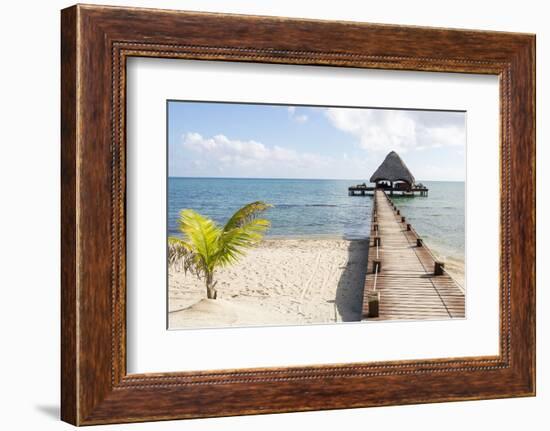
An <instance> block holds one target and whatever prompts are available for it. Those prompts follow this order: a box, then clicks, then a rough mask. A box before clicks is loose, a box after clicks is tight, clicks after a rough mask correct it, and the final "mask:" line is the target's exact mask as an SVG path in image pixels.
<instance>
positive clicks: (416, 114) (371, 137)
mask: <svg viewBox="0 0 550 431" xmlns="http://www.w3.org/2000/svg"><path fill="white" fill-rule="evenodd" d="M325 114H326V116H327V117H328V119H329V121H330V122H331V124H332V125H333V126H335V127H336V128H338V129H340V130H342V131H344V132H347V133H350V134H352V135H353V136H355V137H356V138H357V139H358V142H359V146H360V147H362V148H364V149H368V150H372V151H389V150H395V151H400V152H406V151H409V150H414V149H416V150H424V149H429V148H438V147H446V146H463V145H464V144H465V142H466V139H465V136H466V135H465V128H464V117H463V114H462V113H449V112H427V111H399V110H380V109H351V108H327V110H326V111H325Z"/></svg>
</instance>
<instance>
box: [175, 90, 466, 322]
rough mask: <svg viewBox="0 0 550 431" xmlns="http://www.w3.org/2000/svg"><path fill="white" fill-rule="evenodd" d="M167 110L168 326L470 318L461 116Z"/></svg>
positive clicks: (274, 108) (271, 108)
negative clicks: (466, 274)
mask: <svg viewBox="0 0 550 431" xmlns="http://www.w3.org/2000/svg"><path fill="white" fill-rule="evenodd" d="M167 116H168V117H167V147H168V151H167V169H168V175H167V232H166V247H167V262H166V268H167V290H166V291H167V298H168V300H167V303H168V307H167V326H168V329H174V330H176V329H198V328H224V327H249V326H273V325H305V324H339V323H345V322H357V323H361V322H363V323H367V322H376V321H391V320H400V321H403V320H410V321H417V320H443V319H464V318H465V316H466V310H465V294H466V286H465V260H466V259H465V192H466V189H465V178H466V113H465V112H463V111H435V110H421V109H393V108H392V109H389V108H370V107H334V106H309V105H282V104H258V103H234V102H197V101H180V100H169V101H167Z"/></svg>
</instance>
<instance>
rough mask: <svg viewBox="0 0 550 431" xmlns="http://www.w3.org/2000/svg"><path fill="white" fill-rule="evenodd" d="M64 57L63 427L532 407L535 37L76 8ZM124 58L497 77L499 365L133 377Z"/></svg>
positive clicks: (66, 27) (445, 361)
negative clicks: (478, 403) (497, 403)
mask: <svg viewBox="0 0 550 431" xmlns="http://www.w3.org/2000/svg"><path fill="white" fill-rule="evenodd" d="M335 35H337V37H335ZM61 49H62V64H61V71H62V77H61V79H62V81H61V82H62V93H61V107H62V112H61V121H62V134H61V136H62V149H61V162H62V163H61V169H62V181H61V190H62V199H61V205H62V219H61V226H62V241H61V244H62V247H61V253H62V286H61V291H62V295H61V305H62V325H61V339H62V345H61V353H62V363H61V366H62V368H61V375H62V381H61V388H62V391H61V416H62V419H63V420H64V421H67V422H69V423H72V424H75V425H89V424H103V423H116V422H137V421H151V420H165V419H179V418H196V417H212V416H226V415H242V414H258V413H274V412H289V411H307V410H321V409H339V408H352V407H368V406H383V405H395V404H413V403H428V402H442V401H455V400H474V399H488V398H503V397H515V396H533V395H534V394H535V37H534V35H528V34H512V33H500V32H487V31H469V30H449V29H439V28H423V27H403V26H391V25H376V24H363V23H353V22H330V21H314V20H297V19H286V18H275V17H255V16H239V15H219V14H211V13H195V12H178V11H165V10H147V9H132V8H118V7H101V6H81V5H78V6H73V7H70V8H68V9H65V10H63V11H62V27H61ZM133 56H139V57H161V58H176V59H195V60H205V61H208V60H217V61H228V62H235V61H236V62H253V63H281V64H291V65H312V66H314V65H330V66H341V67H352V68H370V69H388V70H390V69H391V70H412V71H432V72H434V71H436V72H459V73H476V74H492V75H497V76H498V77H499V78H500V79H499V82H500V150H501V165H500V166H501V168H500V169H501V196H500V207H501V215H500V256H501V257H500V269H501V272H500V353H499V355H497V356H489V357H457V358H441V359H433V360H411V361H392V362H376V363H372V362H368V363H348V364H331V365H323V366H319V365H315V366H313V365H312V366H300V367H282V368H264V369H257V368H254V369H228V370H224V371H212V370H210V371H209V370H205V371H201V372H176V373H174V372H171V373H156V374H128V373H127V372H126V347H125V346H126V320H125V316H126V314H125V313H126V277H125V275H126V272H125V271H126V266H125V265H126V261H125V251H126V246H125V244H126V236H125V235H126V233H125V193H126V171H125V168H126V166H125V157H126V136H125V127H126V122H125V118H126V117H125V115H126V113H125V97H126V93H125V92H126V86H125V84H126V60H127V59H128V58H129V57H133ZM495 217H496V216H495ZM495 221H496V220H495Z"/></svg>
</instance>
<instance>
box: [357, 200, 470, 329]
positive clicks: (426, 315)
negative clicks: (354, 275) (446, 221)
mask: <svg viewBox="0 0 550 431" xmlns="http://www.w3.org/2000/svg"><path fill="white" fill-rule="evenodd" d="M367 264H368V269H367V277H366V280H365V289H364V293H363V320H394V319H405V320H419V319H454V318H464V317H465V312H464V309H465V304H464V303H465V296H464V290H463V288H462V287H461V286H460V285H459V284H458V283H457V282H456V281H455V280H454V279H453V278H452V277H451V276H450V275H449V274H448V273H447V271H446V270H445V265H444V263H443V262H439V261H438V260H437V259H436V258H435V257H434V255H433V253H432V252H431V251H430V250H429V248H428V247H427V246H426V245H425V244H424V243H423V241H422V238H421V237H420V236H419V235H418V234H417V233H416V231H415V230H414V228H413V227H412V226H411V225H410V223H409V222H408V221H407V219H406V218H405V215H404V214H401V212H400V210H399V209H398V208H397V207H395V205H394V204H393V202H392V201H391V200H390V198H389V197H388V196H387V194H386V192H385V191H384V190H381V189H377V190H374V202H373V211H372V219H371V232H370V243H369V257H368V263H367Z"/></svg>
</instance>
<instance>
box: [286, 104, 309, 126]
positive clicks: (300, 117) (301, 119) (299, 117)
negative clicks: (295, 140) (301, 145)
mask: <svg viewBox="0 0 550 431" xmlns="http://www.w3.org/2000/svg"><path fill="white" fill-rule="evenodd" d="M287 109H288V115H289V117H290V118H291V119H292V120H294V121H296V122H297V123H305V122H306V121H307V120H308V116H307V115H305V114H297V113H296V107H295V106H289V107H288V108H287Z"/></svg>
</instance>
